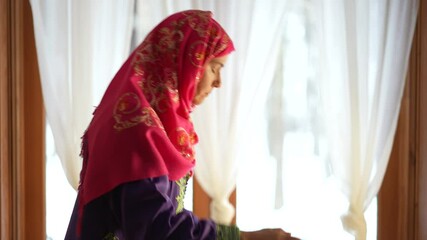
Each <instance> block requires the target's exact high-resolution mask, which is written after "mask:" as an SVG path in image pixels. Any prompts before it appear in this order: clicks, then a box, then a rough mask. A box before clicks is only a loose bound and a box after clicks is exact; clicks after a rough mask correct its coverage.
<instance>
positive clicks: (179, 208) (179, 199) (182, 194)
mask: <svg viewBox="0 0 427 240" xmlns="http://www.w3.org/2000/svg"><path fill="white" fill-rule="evenodd" d="M188 179H190V174H187V175H186V176H185V177H183V178H181V179H179V180H178V181H175V183H176V184H177V185H178V187H179V193H178V195H177V196H176V198H175V199H176V202H177V203H178V204H177V207H176V212H175V213H176V214H178V213H180V212H182V210H184V197H185V191H186V190H187V183H188Z"/></svg>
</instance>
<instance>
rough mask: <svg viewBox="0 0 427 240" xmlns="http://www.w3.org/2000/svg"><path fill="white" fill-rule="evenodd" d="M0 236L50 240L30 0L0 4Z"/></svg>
mask: <svg viewBox="0 0 427 240" xmlns="http://www.w3.org/2000/svg"><path fill="white" fill-rule="evenodd" d="M0 50H1V51H0V130H1V131H0V144H1V147H0V197H1V200H0V237H1V239H46V233H45V232H46V230H45V229H46V227H45V169H44V168H45V154H44V152H45V151H44V131H45V126H44V108H43V101H42V96H41V86H40V77H39V72H38V65H37V54H36V50H35V41H34V32H33V23H32V15H31V8H30V4H29V2H28V0H0Z"/></svg>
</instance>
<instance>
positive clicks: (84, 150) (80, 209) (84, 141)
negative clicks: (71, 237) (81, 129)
mask: <svg viewBox="0 0 427 240" xmlns="http://www.w3.org/2000/svg"><path fill="white" fill-rule="evenodd" d="M81 139H82V142H81V150H80V157H81V158H82V159H83V164H82V170H81V171H80V182H79V187H78V191H79V194H78V211H77V235H80V233H81V230H82V224H83V223H82V221H83V208H84V206H83V198H82V197H83V194H81V193H83V191H84V189H83V183H84V180H85V175H86V167H87V161H88V158H89V149H88V137H87V130H86V131H85V133H84V134H83V136H82V138H81Z"/></svg>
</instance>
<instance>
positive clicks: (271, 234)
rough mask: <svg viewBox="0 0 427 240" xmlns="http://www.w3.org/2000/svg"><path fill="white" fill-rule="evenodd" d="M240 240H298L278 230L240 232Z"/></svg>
mask: <svg viewBox="0 0 427 240" xmlns="http://www.w3.org/2000/svg"><path fill="white" fill-rule="evenodd" d="M240 240H299V238H295V237H292V236H291V234H290V233H288V232H285V231H283V230H282V229H280V228H275V229H262V230H259V231H254V232H243V231H240Z"/></svg>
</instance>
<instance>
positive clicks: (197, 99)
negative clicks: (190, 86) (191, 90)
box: [193, 55, 228, 105]
mask: <svg viewBox="0 0 427 240" xmlns="http://www.w3.org/2000/svg"><path fill="white" fill-rule="evenodd" d="M227 57H228V56H227V55H225V56H222V57H217V58H213V59H211V60H210V61H209V62H208V63H206V65H205V68H204V73H203V77H202V78H201V79H200V81H199V82H198V83H197V86H196V94H195V95H194V98H193V104H194V105H199V104H201V103H202V102H203V100H205V98H206V97H207V96H208V95H209V94H210V93H211V91H212V89H213V88H219V87H221V69H222V67H224V64H225V62H226V61H227Z"/></svg>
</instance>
